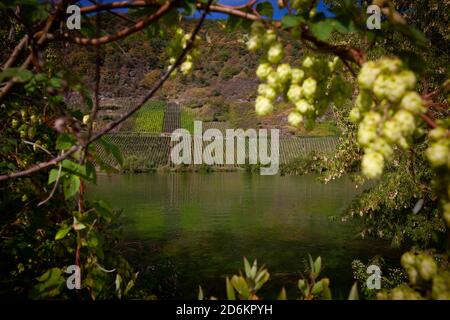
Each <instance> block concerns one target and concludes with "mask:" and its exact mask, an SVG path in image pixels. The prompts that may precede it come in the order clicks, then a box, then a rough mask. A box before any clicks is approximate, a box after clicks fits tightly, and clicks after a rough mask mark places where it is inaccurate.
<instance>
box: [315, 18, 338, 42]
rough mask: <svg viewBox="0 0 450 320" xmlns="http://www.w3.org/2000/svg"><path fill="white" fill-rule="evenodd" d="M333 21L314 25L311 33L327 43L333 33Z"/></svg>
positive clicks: (328, 20)
mask: <svg viewBox="0 0 450 320" xmlns="http://www.w3.org/2000/svg"><path fill="white" fill-rule="evenodd" d="M333 29H334V26H333V20H331V19H325V20H323V21H319V22H317V23H315V24H313V25H312V27H311V32H312V33H313V34H314V35H315V36H316V37H317V39H319V40H321V41H326V40H328V38H329V37H330V36H331V33H332V32H333Z"/></svg>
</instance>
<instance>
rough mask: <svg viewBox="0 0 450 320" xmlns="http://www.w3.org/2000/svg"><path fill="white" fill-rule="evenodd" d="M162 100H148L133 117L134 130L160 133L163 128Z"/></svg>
mask: <svg viewBox="0 0 450 320" xmlns="http://www.w3.org/2000/svg"><path fill="white" fill-rule="evenodd" d="M165 107H166V104H165V103H164V102H162V101H149V102H148V103H147V104H146V105H145V106H144V107H143V108H141V109H140V110H139V111H138V112H137V114H136V116H135V117H134V127H133V131H134V132H139V133H160V132H161V131H162V128H163V122H164V110H165Z"/></svg>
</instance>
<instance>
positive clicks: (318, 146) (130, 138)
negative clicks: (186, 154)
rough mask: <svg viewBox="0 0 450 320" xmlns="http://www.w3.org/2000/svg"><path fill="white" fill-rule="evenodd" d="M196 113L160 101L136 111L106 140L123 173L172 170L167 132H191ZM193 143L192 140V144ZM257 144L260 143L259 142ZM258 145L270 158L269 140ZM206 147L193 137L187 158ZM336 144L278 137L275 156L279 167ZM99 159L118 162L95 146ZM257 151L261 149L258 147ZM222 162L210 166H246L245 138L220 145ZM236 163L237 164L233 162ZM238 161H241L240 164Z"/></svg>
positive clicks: (210, 125) (211, 125)
mask: <svg viewBox="0 0 450 320" xmlns="http://www.w3.org/2000/svg"><path fill="white" fill-rule="evenodd" d="M195 119H196V114H195V112H194V111H193V110H191V109H189V108H182V107H180V106H179V105H178V104H176V103H167V104H166V103H165V102H163V101H150V102H149V103H147V104H146V105H145V106H144V107H143V108H142V109H141V110H139V112H138V113H137V114H136V115H135V116H134V117H133V118H131V119H130V121H129V122H128V123H127V124H126V125H124V126H123V127H122V128H121V130H119V131H118V132H114V133H111V134H109V135H107V136H106V139H107V140H108V141H109V142H111V143H113V144H115V145H116V146H117V147H118V148H119V150H120V151H121V153H122V155H123V158H124V164H123V167H122V168H121V169H122V170H123V171H131V172H137V171H147V170H153V169H157V168H161V167H166V166H170V167H172V168H174V167H176V166H175V165H174V164H173V163H172V162H171V160H170V150H171V147H172V146H174V145H175V144H177V142H171V141H170V136H168V133H171V132H173V131H174V130H176V129H178V128H183V129H187V130H188V131H189V132H190V133H191V134H193V133H194V121H195ZM202 128H203V132H204V131H206V130H208V129H218V130H219V131H220V132H221V133H222V134H223V135H224V137H225V136H226V129H229V126H228V123H227V122H219V121H211V122H203V123H202ZM194 140H195V141H194ZM260 141H261V140H260ZM263 142H265V145H267V147H266V146H264V145H263V146H262V149H263V150H264V149H265V148H267V155H270V154H271V152H272V150H271V142H270V138H269V139H267V140H266V141H263ZM209 144H210V142H208V141H203V140H202V138H201V137H194V138H193V141H192V145H191V159H192V162H193V159H194V158H200V159H203V150H205V148H206V147H207V146H208V145H209ZM227 144H230V145H233V146H234V150H233V158H234V160H233V163H234V164H231V165H228V164H226V157H225V154H226V148H227ZM337 144H338V138H337V137H335V136H305V137H294V136H292V137H280V146H279V155H280V158H279V159H280V165H285V164H290V163H292V162H293V161H295V160H298V159H302V158H306V157H308V156H309V155H311V154H313V153H314V154H329V153H332V152H333V151H334V150H335V148H336V146H337ZM96 147H97V149H98V151H99V153H100V156H101V158H102V160H103V161H104V162H106V163H107V164H109V165H111V166H114V167H118V163H117V162H116V160H115V159H114V158H113V157H112V156H111V155H108V154H106V153H105V152H104V150H103V149H102V147H101V146H100V145H97V146H96ZM259 148H261V146H260V147H259ZM208 157H209V158H208V159H203V161H204V162H207V163H213V159H212V156H208ZM222 159H223V163H222V164H214V165H213V166H214V167H228V168H239V167H242V166H245V165H247V164H249V141H248V139H234V140H233V141H227V140H226V139H225V140H224V142H223V158H222ZM238 160H240V161H239V164H238V163H237V162H238ZM242 162H245V164H243V163H242Z"/></svg>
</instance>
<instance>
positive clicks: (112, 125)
mask: <svg viewBox="0 0 450 320" xmlns="http://www.w3.org/2000/svg"><path fill="white" fill-rule="evenodd" d="M212 1H213V0H209V2H208V5H207V6H206V8H205V9H204V11H203V13H202V16H201V18H200V20H199V21H198V23H197V25H196V27H195V29H194V31H193V32H192V34H191V38H190V39H189V41H188V42H187V44H186V47H185V48H184V49H183V51H182V52H181V54H180V55H179V56H178V58H177V60H176V61H175V63H174V64H173V65H172V67H170V68H169V69H168V70H167V71H166V73H165V74H164V75H163V76H162V77H161V78H160V79H159V80H158V82H157V83H156V84H155V85H154V86H153V88H152V89H151V90H150V92H149V93H148V94H147V95H146V96H145V97H143V98H142V99H141V101H140V102H139V103H138V104H137V105H136V106H135V107H134V108H132V109H131V110H130V111H128V112H127V113H126V114H125V115H123V116H122V117H121V118H120V119H118V120H116V121H114V122H111V123H110V124H109V125H108V126H107V127H106V128H105V129H103V130H102V131H100V132H98V133H97V134H95V135H94V136H92V137H91V138H90V139H89V140H88V141H86V143H85V144H84V145H76V146H73V147H71V148H70V149H69V150H67V151H66V152H64V153H63V154H61V155H59V156H58V157H55V158H53V159H51V160H49V161H47V162H42V163H38V164H36V165H34V166H32V167H31V168H28V169H26V170H23V171H19V172H14V173H8V174H4V175H0V181H5V180H9V179H15V178H20V177H24V176H28V175H30V174H33V173H35V172H38V171H40V170H43V169H47V168H49V167H51V166H54V165H55V164H58V163H59V162H60V161H62V160H64V159H66V158H67V157H69V156H70V155H72V154H73V153H75V152H77V151H79V150H81V148H85V147H86V146H87V145H89V144H90V143H92V142H94V141H96V140H98V139H99V138H100V137H102V136H103V135H104V134H106V133H108V132H110V131H111V130H112V129H114V128H115V127H117V126H118V125H119V124H121V123H122V122H124V121H125V120H126V119H128V118H129V117H130V116H132V115H133V114H134V113H135V112H136V111H138V110H139V109H140V108H142V107H143V106H144V104H145V103H146V102H147V101H148V100H149V99H150V98H151V97H153V95H154V94H155V93H156V92H157V91H158V90H159V89H160V88H161V87H162V85H163V84H164V82H166V80H167V79H168V78H169V77H170V75H171V74H172V72H173V71H174V70H175V69H176V68H177V67H178V66H179V65H180V64H181V63H182V62H183V60H184V58H185V56H186V54H187V53H188V52H189V50H190V49H191V48H192V46H193V44H194V40H195V37H196V35H197V34H198V32H199V31H200V28H201V27H202V25H203V22H204V20H205V18H206V15H207V14H208V12H209V6H210V5H211V2H212Z"/></svg>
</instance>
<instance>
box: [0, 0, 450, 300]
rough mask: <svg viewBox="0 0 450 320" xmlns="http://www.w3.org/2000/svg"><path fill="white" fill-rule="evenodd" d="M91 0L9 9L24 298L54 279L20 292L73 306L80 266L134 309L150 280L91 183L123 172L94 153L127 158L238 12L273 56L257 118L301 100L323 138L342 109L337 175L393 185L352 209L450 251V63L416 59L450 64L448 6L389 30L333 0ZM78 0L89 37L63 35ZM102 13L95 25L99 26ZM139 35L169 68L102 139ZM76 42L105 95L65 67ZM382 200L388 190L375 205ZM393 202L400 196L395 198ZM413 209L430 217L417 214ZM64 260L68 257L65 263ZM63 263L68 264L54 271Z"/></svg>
mask: <svg viewBox="0 0 450 320" xmlns="http://www.w3.org/2000/svg"><path fill="white" fill-rule="evenodd" d="M91 2H92V4H91V5H83V4H81V2H78V1H66V0H61V1H52V2H40V1H34V2H33V1H29V0H27V1H24V0H10V1H7V2H4V3H2V4H0V10H1V15H2V17H4V19H1V21H2V22H1V23H2V24H1V29H0V38H1V39H2V41H3V42H4V43H5V45H6V46H7V48H8V50H7V52H10V53H9V54H5V53H3V52H2V54H1V58H2V61H3V68H2V72H1V73H0V82H1V86H0V103H2V108H1V111H0V112H1V115H2V117H3V119H5V121H7V123H8V124H9V125H8V126H4V127H2V129H0V130H1V139H2V144H1V145H2V153H1V156H0V160H1V161H0V168H1V175H0V181H1V183H2V186H1V188H2V204H1V208H2V212H7V213H8V214H7V216H6V218H5V220H4V221H2V223H1V234H2V237H3V238H4V239H9V240H7V241H6V240H5V241H2V244H1V246H2V248H1V249H2V252H8V253H9V254H10V255H11V260H8V261H10V262H7V263H3V264H2V265H1V270H2V271H1V273H2V277H5V278H6V277H9V276H11V275H20V277H18V278H17V280H14V281H12V283H11V286H10V288H16V287H17V283H18V282H19V283H21V284H22V286H21V287H22V288H29V287H30V285H31V283H34V281H33V280H32V279H33V278H35V277H36V276H37V275H39V274H42V276H41V277H40V278H38V283H37V284H35V285H34V287H33V290H30V291H29V292H28V290H26V289H25V290H19V291H20V292H18V294H28V293H30V294H31V296H32V297H44V298H48V297H52V296H57V295H61V294H66V295H67V294H68V293H67V292H66V291H65V290H64V289H63V286H62V281H63V280H62V279H63V278H62V276H61V270H63V269H64V268H65V267H67V266H68V264H69V262H70V260H71V259H72V258H73V259H72V260H73V261H74V263H75V264H76V265H78V266H80V267H82V269H83V271H84V273H85V274H87V275H88V281H86V283H87V286H86V288H85V289H86V290H85V292H84V294H86V295H90V296H91V297H93V298H96V297H109V295H108V293H109V292H110V290H108V289H110V288H111V286H112V281H114V282H115V290H113V291H114V292H115V293H116V294H117V296H118V297H119V298H120V297H122V296H123V295H125V294H128V293H129V291H130V289H131V288H132V287H133V284H134V282H135V280H136V275H135V274H133V273H132V271H131V270H130V268H129V266H128V264H127V263H126V262H125V261H123V260H121V259H113V258H112V257H111V255H109V256H108V255H105V251H107V250H108V243H111V241H113V235H110V234H109V233H108V232H107V231H106V230H107V228H108V227H107V226H108V222H110V221H111V219H112V216H113V213H112V212H111V209H110V208H109V207H108V206H107V205H106V204H105V203H104V202H101V201H97V202H93V203H88V202H87V201H85V199H84V183H85V182H86V181H95V167H94V161H95V163H96V164H97V165H101V166H102V168H103V169H105V170H111V169H112V168H108V166H107V165H106V164H105V163H102V161H101V158H99V157H98V156H97V155H96V152H95V148H93V143H94V142H96V143H98V144H99V145H100V146H101V148H103V149H104V151H105V152H107V153H110V154H112V155H113V156H114V157H115V158H116V159H117V160H118V162H119V163H120V162H121V161H122V159H121V155H120V153H119V152H118V149H117V148H116V147H115V146H114V145H112V144H110V143H109V142H108V141H107V139H104V138H103V136H104V135H105V134H107V133H108V132H110V131H111V130H113V129H114V128H115V127H117V126H118V125H120V124H121V123H122V122H124V121H125V120H126V119H128V118H129V117H130V116H132V115H133V114H134V113H135V112H137V111H138V110H139V109H140V108H141V107H142V106H143V105H144V104H145V103H146V102H147V101H148V100H149V99H150V98H151V97H153V96H154V94H155V93H156V92H157V91H158V90H159V89H160V88H161V87H162V85H163V84H164V82H165V81H166V80H167V79H168V78H169V77H170V75H172V74H174V73H176V72H177V71H180V72H181V73H182V74H183V75H187V74H189V73H190V72H191V71H192V69H193V64H195V61H196V59H198V55H199V50H198V49H197V47H198V46H200V45H201V43H200V39H199V38H198V37H197V34H198V32H199V30H200V28H201V27H202V24H203V22H204V20H205V17H206V15H207V14H208V13H209V12H210V11H215V12H220V13H226V14H228V15H229V18H228V19H227V22H226V26H227V28H228V29H229V30H235V29H236V28H242V29H244V30H248V32H249V33H250V37H249V39H248V42H247V46H248V49H249V50H251V51H259V52H260V54H261V56H262V58H261V61H260V64H259V67H258V69H257V73H256V75H257V77H258V78H259V79H260V80H261V81H262V83H261V85H260V86H259V88H258V97H257V98H256V101H255V110H256V112H257V113H258V114H260V115H266V114H269V113H270V112H272V110H273V108H274V106H273V102H274V100H275V99H276V98H277V97H280V96H281V97H283V98H285V99H287V100H288V101H290V102H291V104H292V112H291V113H290V115H289V119H288V120H289V122H290V123H291V125H293V126H301V125H304V126H305V127H306V128H311V127H313V126H314V123H315V119H316V118H317V117H319V116H321V115H322V114H323V113H324V112H325V111H326V110H327V109H328V108H330V107H331V108H333V109H334V110H335V113H336V114H337V117H338V120H339V122H340V124H341V125H342V127H343V129H344V132H345V135H346V139H347V141H345V143H343V145H342V147H341V150H339V152H338V155H337V157H336V159H334V161H333V162H329V161H328V162H327V161H325V162H326V163H325V164H324V165H325V166H326V167H327V169H328V170H327V173H328V178H327V179H331V178H333V177H337V176H339V175H342V174H343V173H344V172H352V173H354V172H355V169H356V171H357V172H359V170H357V168H361V171H362V175H358V176H359V177H360V180H362V179H364V178H369V179H381V180H378V181H379V182H378V184H376V186H375V187H374V188H372V189H371V191H369V192H367V193H365V194H364V195H363V196H362V197H361V198H360V199H359V200H358V201H359V204H358V203H356V204H355V206H354V208H353V212H356V213H360V214H361V215H362V216H363V218H364V219H365V220H366V221H365V223H366V226H367V228H366V230H368V231H370V232H371V233H372V234H376V235H379V236H384V235H386V234H388V236H389V237H390V238H391V239H393V240H395V239H396V237H397V238H398V237H399V233H398V227H397V225H396V224H399V223H405V221H406V223H407V224H406V226H410V227H411V228H413V226H416V225H419V229H420V230H421V231H420V232H419V233H417V232H415V231H417V230H411V231H408V234H407V237H406V238H408V240H411V239H412V240H417V242H418V243H419V244H422V245H424V246H426V245H429V244H430V243H433V245H435V246H436V248H437V249H438V250H441V251H442V250H444V252H445V250H448V242H449V240H448V239H449V236H450V233H449V227H450V173H449V168H450V150H449V148H450V139H449V131H448V129H449V125H450V123H449V121H448V101H446V100H445V99H446V98H447V99H448V97H446V95H448V90H449V81H445V79H447V78H448V65H445V60H438V61H444V62H443V63H442V64H437V65H435V64H433V63H430V64H429V65H426V68H423V64H421V65H419V66H418V65H417V63H414V62H416V61H417V59H416V58H420V57H421V58H422V59H424V61H426V60H425V58H426V56H424V54H423V51H424V50H423V48H425V47H428V46H431V47H432V48H435V50H433V51H432V53H434V54H440V55H442V56H444V58H443V59H445V57H448V41H447V38H448V36H446V34H445V29H443V28H442V26H440V25H439V23H437V26H436V27H432V28H430V25H431V22H430V21H431V19H433V21H434V19H435V17H436V16H437V15H439V17H442V24H443V25H444V26H445V21H448V10H447V11H446V10H445V9H446V8H447V7H448V1H443V2H439V4H436V6H437V8H442V9H443V11H442V12H444V13H442V12H441V11H440V10H437V11H436V10H432V11H431V13H428V12H427V10H422V8H423V6H424V5H429V1H419V2H414V3H413V2H406V1H377V0H376V1H373V2H371V3H372V4H376V5H379V6H380V7H381V8H382V12H383V13H384V14H385V16H386V17H385V19H384V22H383V24H382V29H381V30H367V29H366V19H367V14H366V11H365V10H364V8H365V6H366V5H368V4H369V2H368V1H363V2H353V1H342V2H339V3H334V2H333V3H332V4H331V7H330V9H331V10H332V12H333V16H330V17H327V16H325V15H324V14H322V13H317V11H316V5H317V1H313V0H293V1H279V5H280V6H282V7H287V8H288V11H289V13H288V14H286V15H285V16H284V17H283V18H282V19H281V20H280V21H277V20H273V19H272V14H273V7H272V5H271V3H270V2H268V1H262V2H259V3H257V1H253V0H251V1H249V2H248V3H247V4H245V5H242V6H228V5H223V4H218V3H213V1H211V0H209V1H208V2H207V3H206V2H203V1H182V0H167V1H162V2H159V1H137V0H136V1H130V2H111V3H105V4H101V3H97V2H95V1H91ZM74 3H75V4H79V5H80V7H81V11H80V12H81V13H82V14H83V15H84V19H83V20H82V29H81V30H80V31H79V32H74V31H73V30H72V31H69V30H66V28H65V27H64V26H65V22H66V9H67V7H68V5H70V4H74ZM416 4H417V6H416ZM118 8H128V9H129V10H130V12H129V14H128V15H121V14H118V13H114V12H113V11H111V10H112V9H118ZM396 8H397V9H396ZM433 8H434V7H433ZM195 11H199V12H201V16H200V18H199V19H198V21H197V23H196V26H195V27H194V29H193V30H191V31H190V32H186V31H185V30H183V29H182V28H180V26H179V23H178V21H180V20H181V19H180V18H181V17H183V16H190V15H192V14H193V13H194V12H195ZM92 14H95V17H93V18H86V16H87V15H92ZM106 14H114V15H115V16H118V17H120V19H121V20H125V21H126V23H127V26H121V25H119V26H118V29H117V30H116V31H115V32H114V33H111V34H107V35H104V34H103V31H102V29H101V25H102V21H104V20H105V18H104V16H105V15H106ZM134 19H137V20H134ZM411 21H413V22H419V23H418V24H419V27H422V28H424V29H425V30H424V31H425V34H424V33H423V32H421V31H419V29H416V28H415V27H412V26H411V25H410V24H409V23H410V22H411ZM140 31H145V32H146V33H147V34H148V35H150V36H151V35H153V34H155V33H163V34H166V35H170V36H171V39H172V40H171V41H170V43H169V44H168V47H167V50H168V54H169V57H170V59H169V61H168V68H167V70H166V72H164V73H163V74H162V75H161V77H160V78H159V79H158V80H156V81H155V82H154V84H153V85H152V86H151V87H150V89H149V91H148V94H147V95H146V96H145V97H143V98H142V99H141V101H139V102H138V103H137V104H136V106H134V107H133V108H131V109H130V110H129V111H128V112H127V113H126V114H124V115H123V116H121V117H120V118H119V119H116V120H114V121H112V122H111V123H110V124H109V125H108V126H107V127H106V128H104V129H102V130H100V131H95V130H94V129H95V128H94V123H95V121H96V117H97V113H98V108H99V105H98V104H99V98H98V94H99V82H100V75H101V72H100V68H101V51H100V47H102V46H103V45H105V44H108V43H114V42H115V41H117V40H119V39H123V38H126V37H130V36H132V35H133V34H135V33H136V32H140ZM426 36H429V37H430V39H431V43H430V41H429V40H428V39H427V38H426ZM286 37H288V38H291V39H293V41H298V42H300V43H301V44H302V45H303V47H304V48H306V50H305V52H306V51H307V52H308V53H307V54H305V56H304V57H303V58H302V59H301V61H297V62H296V63H293V64H292V65H290V64H288V63H285V62H284V61H283V58H284V43H285V42H284V41H285V40H284V39H285V38H286ZM345 37H348V38H349V40H347V41H345V40H344V39H345ZM442 39H445V41H443V40H442ZM67 43H72V44H76V45H80V46H89V47H93V48H94V49H95V50H94V51H95V61H96V68H95V72H94V78H95V81H94V88H93V90H92V91H93V98H92V95H91V93H90V92H89V90H88V88H86V87H85V86H84V85H83V82H82V81H80V77H79V75H78V76H77V75H74V74H73V73H72V72H71V70H67V69H66V68H65V67H64V66H62V65H60V64H58V50H57V49H58V48H61V47H64V46H65V44H67ZM447 63H448V59H447ZM421 67H422V68H421ZM446 68H447V69H446ZM442 69H444V70H445V72H441V71H440V70H442ZM74 91H75V92H78V93H79V94H80V95H81V96H82V97H83V98H84V101H85V104H86V106H87V107H89V109H90V112H89V113H88V114H85V115H83V114H82V113H81V112H80V110H72V109H70V108H68V106H67V105H66V104H65V102H64V96H65V95H66V94H68V93H71V92H74ZM355 96H356V98H355V99H353V98H354V97H355ZM350 105H353V107H352V108H349V106H350ZM349 119H350V120H351V121H348V120H349ZM352 123H353V124H352ZM405 181H406V182H407V183H405ZM377 188H378V189H377ZM6 190H8V191H6ZM10 190H12V191H10ZM376 190H379V191H380V192H385V193H378V196H376V194H375V191H376ZM392 192H394V193H396V194H395V195H394V196H392ZM399 192H400V195H401V196H402V198H400V197H399ZM380 195H382V196H380ZM384 196H386V197H387V199H386V198H385V197H384ZM391 198H392V199H393V201H390V199H391ZM414 199H416V200H415V201H413V200H414ZM408 208H414V209H413V211H414V212H416V213H420V214H419V215H418V216H414V215H411V213H410V212H411V210H410V209H408ZM37 213H40V214H37ZM374 216H375V218H374ZM42 217H44V219H42ZM42 220H44V221H42ZM55 224H56V225H57V226H58V227H57V228H56V227H55ZM430 230H431V231H432V233H436V234H437V237H436V239H433V241H431V240H430V239H429V238H427V237H426V236H424V234H427V232H428V234H430V232H429V231H430ZM30 235H33V236H31V237H30ZM421 237H422V238H421ZM414 238H416V239H414ZM399 240H404V239H399ZM398 242H399V243H400V242H401V241H398ZM103 244H105V245H103ZM28 245H31V246H28ZM24 248H25V249H24ZM29 248H32V249H29ZM55 253H57V255H56V256H57V257H59V260H55ZM43 257H44V258H43ZM447 257H448V256H447ZM25 259H28V260H26V261H25ZM417 259H418V260H417V261H419V262H414V261H415V260H414V259H409V260H408V259H405V261H406V260H408V261H406V262H405V263H404V264H405V267H407V268H408V269H409V270H410V271H411V270H416V269H414V268H416V267H417V268H419V271H420V270H421V269H420V268H422V267H423V266H422V265H423V263H422V262H423V261H428V262H427V263H428V264H427V266H429V265H430V262H429V260H427V259H426V258H423V257H422V256H420V257H419V258H417ZM2 260H3V259H2ZM413 260H414V261H413ZM30 261H31V262H30ZM103 263H108V264H110V265H111V266H117V270H116V272H114V275H115V277H114V276H113V274H112V273H108V272H105V268H104V267H102V266H101V264H103ZM55 265H61V267H58V268H56V269H55ZM413 265H414V266H416V267H414V268H413V267H412V266H413ZM427 266H425V267H423V268H426V267H427ZM441 268H445V266H441ZM431 269H433V267H432V268H431ZM438 271H439V272H438ZM441 271H442V270H437V267H436V272H431V273H430V274H429V273H423V274H422V272H421V271H420V272H419V273H420V274H421V277H422V280H424V281H428V282H429V281H431V280H432V281H434V279H435V278H436V277H440V278H439V279H441V280H439V281H441V282H440V283H442V282H443V283H445V281H447V282H448V280H447V277H448V274H447V273H445V274H444V273H441ZM414 274H416V278H414V281H411V282H412V283H417V271H416V273H414V272H413V271H411V272H410V276H411V277H412V276H414ZM442 279H444V280H442ZM441 287H442V285H441ZM445 292H446V291H445V290H444V293H445ZM431 297H433V298H435V297H437V296H431Z"/></svg>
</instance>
